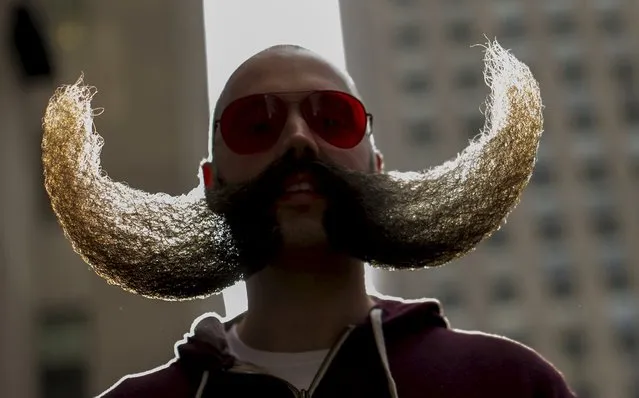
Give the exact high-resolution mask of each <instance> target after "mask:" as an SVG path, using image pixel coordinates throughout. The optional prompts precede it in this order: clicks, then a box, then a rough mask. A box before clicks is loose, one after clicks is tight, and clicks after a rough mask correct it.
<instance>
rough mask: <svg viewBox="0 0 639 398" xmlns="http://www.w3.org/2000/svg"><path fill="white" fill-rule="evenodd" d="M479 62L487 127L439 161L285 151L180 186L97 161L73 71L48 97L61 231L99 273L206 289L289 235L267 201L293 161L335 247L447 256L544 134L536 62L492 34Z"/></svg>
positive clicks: (254, 263) (430, 262) (50, 185)
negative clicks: (129, 180)
mask: <svg viewBox="0 0 639 398" xmlns="http://www.w3.org/2000/svg"><path fill="white" fill-rule="evenodd" d="M485 61H486V72H485V77H486V81H487V82H488V84H489V86H490V88H491V97H490V98H489V101H488V104H487V105H488V107H487V109H488V111H487V114H488V115H489V118H488V119H487V121H486V126H485V129H484V133H483V134H482V135H480V136H479V137H478V138H477V139H475V140H474V141H472V142H471V143H470V145H469V146H468V147H467V148H466V149H465V150H464V151H463V152H462V153H461V154H459V155H458V156H457V158H455V159H453V160H450V161H448V162H446V163H444V164H443V165H440V166H437V167H435V168H432V169H430V170H426V171H421V172H390V173H386V174H376V173H363V172H356V171H352V170H345V169H343V168H340V167H338V166H336V165H333V164H330V163H327V162H322V161H320V160H318V159H315V158H312V157H302V158H295V157H294V156H293V155H287V156H284V157H283V158H282V159H280V160H278V161H277V162H276V163H274V164H273V165H271V166H270V167H269V168H268V169H267V170H266V171H265V172H264V173H262V174H261V175H260V176H259V177H257V178H255V179H254V180H252V181H249V182H248V183H246V184H237V185H236V184H223V185H222V186H220V187H218V188H216V189H215V190H210V189H209V190H205V189H204V187H203V185H202V184H200V186H199V187H197V188H195V189H194V190H193V191H191V192H190V193H189V194H187V195H182V196H177V197H173V196H170V195H166V194H149V193H146V192H143V191H140V190H136V189H133V188H131V187H128V186H126V185H124V184H122V183H119V182H115V181H112V180H111V179H110V178H108V177H107V176H106V175H105V174H104V173H103V172H102V170H101V168H100V150H101V146H102V144H103V140H102V137H100V136H99V135H98V134H97V133H96V132H95V131H93V112H92V110H91V107H90V102H91V99H92V96H93V94H94V92H93V91H92V90H91V89H89V88H87V87H85V86H83V85H82V82H81V81H78V82H77V83H76V84H75V85H71V86H66V87H63V88H61V89H59V90H58V91H57V92H56V94H55V95H54V96H53V98H52V99H51V101H50V103H49V106H48V107H47V111H46V114H45V118H44V136H43V142H42V159H43V166H44V174H45V188H46V189H47V192H48V194H49V196H50V199H51V203H52V207H53V210H54V212H55V213H56V215H57V217H58V220H59V222H60V224H61V226H62V228H63V231H64V233H65V235H66V237H67V238H68V239H69V240H70V242H71V243H72V246H73V248H74V250H75V251H76V252H77V253H79V254H80V255H81V256H82V258H83V259H84V260H85V261H86V262H87V263H88V264H89V265H90V266H91V267H92V268H93V269H94V271H95V272H96V273H97V274H98V275H100V276H102V277H103V278H105V279H106V280H107V281H108V282H109V283H112V284H116V285H118V286H121V287H122V288H124V289H125V290H128V291H131V292H134V293H137V294H140V295H143V296H146V297H151V298H159V299H165V300H182V299H191V298H196V297H206V296H209V295H211V294H215V293H219V292H220V291H222V290H223V289H225V288H226V287H228V286H231V285H232V284H234V283H235V282H237V281H239V280H242V279H246V278H247V277H249V276H250V275H251V274H252V273H254V272H257V271H259V270H260V269H262V268H263V267H264V266H266V265H268V264H269V262H270V261H272V260H273V259H274V258H275V256H277V254H278V253H279V252H280V251H281V250H282V244H283V239H282V233H281V228H280V227H279V226H278V223H277V220H276V217H275V215H274V213H273V209H272V207H273V204H274V203H275V201H276V200H277V198H278V197H279V196H280V195H281V194H282V191H281V189H282V186H283V184H282V182H283V179H284V178H286V177H287V176H288V175H290V174H291V173H293V172H308V173H309V174H311V175H312V176H313V177H314V178H315V179H316V180H317V189H318V191H319V192H318V193H319V194H320V195H322V196H323V197H324V198H325V199H326V202H327V206H326V210H325V212H324V214H323V219H322V226H323V229H324V232H325V235H326V239H327V242H328V245H329V247H330V248H331V250H335V251H338V252H341V253H344V254H347V255H348V256H351V257H353V258H357V259H360V260H362V261H365V262H369V263H370V264H371V265H373V266H376V267H382V268H385V269H417V268H424V267H435V266H439V265H442V264H446V263H448V262H450V261H451V260H454V259H456V258H458V257H460V256H463V255H465V254H467V253H468V252H470V251H471V250H473V248H474V247H475V246H476V245H477V244H478V243H479V242H480V241H481V240H483V239H485V238H486V237H488V236H490V235H491V234H492V233H493V232H494V231H496V230H497V229H498V228H499V227H500V225H501V223H502V221H503V220H504V219H505V217H506V216H507V215H508V214H509V212H510V211H511V210H512V209H513V208H514V207H515V205H516V204H517V203H518V202H519V198H520V195H521V193H522V191H523V189H524V187H525V186H526V184H527V183H528V180H529V178H530V176H531V173H532V170H533V165H534V162H535V156H536V151H537V147H538V143H539V139H540V137H541V132H542V125H543V117H542V104H541V97H540V94H539V88H538V85H537V82H536V81H535V79H534V78H533V76H532V74H531V73H530V70H529V69H528V68H527V67H526V66H525V65H524V64H522V63H520V62H519V61H517V60H516V59H515V58H514V57H513V56H512V55H511V54H509V53H508V52H507V51H505V50H503V49H502V48H501V47H499V45H497V44H496V43H495V44H490V45H489V46H488V47H487V50H486V59H485Z"/></svg>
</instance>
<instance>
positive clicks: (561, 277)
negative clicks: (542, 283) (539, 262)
mask: <svg viewBox="0 0 639 398" xmlns="http://www.w3.org/2000/svg"><path fill="white" fill-rule="evenodd" d="M546 279H547V281H546V283H547V289H548V291H549V293H550V294H551V296H552V297H553V298H555V299H559V300H561V299H566V298H569V297H570V296H572V295H574V294H575V275H574V272H573V269H572V267H571V266H570V265H569V264H563V265H556V266H547V269H546Z"/></svg>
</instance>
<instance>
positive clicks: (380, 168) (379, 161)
mask: <svg viewBox="0 0 639 398" xmlns="http://www.w3.org/2000/svg"><path fill="white" fill-rule="evenodd" d="M375 168H376V170H375V171H377V172H378V173H383V172H384V155H382V153H381V152H380V151H378V150H375Z"/></svg>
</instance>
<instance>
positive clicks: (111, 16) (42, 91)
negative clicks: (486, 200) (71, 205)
mask: <svg viewBox="0 0 639 398" xmlns="http://www.w3.org/2000/svg"><path fill="white" fill-rule="evenodd" d="M15 4H30V5H32V6H33V7H35V11H36V12H35V13H34V16H35V17H36V19H38V21H36V22H38V23H39V26H41V29H42V34H43V35H44V37H45V38H46V39H47V40H48V42H49V45H50V56H51V60H52V65H53V66H54V68H53V69H52V70H51V71H50V73H49V77H46V76H45V77H42V76H35V77H34V76H33V75H32V74H29V73H27V74H26V75H25V68H24V65H23V64H22V63H21V60H20V57H19V56H18V55H16V54H15V53H14V52H13V51H14V49H12V48H8V47H3V48H0V120H1V123H0V183H1V184H2V187H3V188H2V195H0V212H1V217H0V219H1V220H2V223H3V224H2V225H3V228H2V230H1V235H0V265H1V267H0V320H1V322H0V391H2V394H1V395H2V396H3V397H4V396H7V397H11V398H13V397H20V398H31V397H42V398H53V397H65V398H69V397H85V396H93V395H95V394H97V393H99V392H101V391H102V390H104V389H105V388H107V387H108V386H110V385H111V384H113V383H114V382H115V381H116V380H117V379H119V378H120V377H121V376H122V375H124V374H127V373H132V372H139V371H144V370H147V369H149V368H151V367H154V366H157V365H159V364H162V363H164V362H166V361H167V360H168V359H170V358H171V357H172V356H173V351H172V347H173V343H174V342H175V341H176V340H178V339H180V338H181V337H182V335H183V333H184V332H185V331H186V330H188V327H189V326H190V324H191V321H192V320H193V318H195V317H196V316H197V315H199V314H201V313H202V312H204V311H211V310H215V311H218V312H220V313H223V308H222V303H221V298H220V297H214V298H212V299H210V300H205V301H198V302H193V303H164V302H156V301H152V300H148V299H144V298H141V297H137V296H135V295H132V294H129V293H125V292H123V291H121V290H120V289H119V288H116V287H112V286H107V285H106V284H105V283H104V282H103V281H102V280H101V279H99V278H98V277H97V276H96V275H95V274H94V273H93V272H92V271H91V270H90V269H88V267H87V266H86V265H84V264H83V263H82V261H81V259H80V258H79V257H78V256H76V255H75V254H74V253H73V252H72V250H71V248H70V245H69V244H68V242H67V241H66V240H64V237H63V236H62V233H61V229H60V227H59V226H58V225H57V224H56V221H55V218H54V217H53V215H52V213H51V210H50V206H49V203H48V199H47V197H46V195H45V193H44V190H43V188H42V175H41V164H40V158H39V157H40V150H39V141H40V139H41V131H40V119H41V117H42V114H43V111H44V106H45V105H46V101H47V99H48V97H49V96H50V95H51V93H52V91H53V90H54V88H55V87H56V86H58V85H60V84H65V83H71V82H74V81H75V80H76V79H77V78H78V76H79V74H80V73H81V72H84V74H85V81H86V82H87V83H88V84H90V85H95V86H96V87H97V88H98V90H99V91H98V94H97V96H96V97H95V100H94V106H95V107H103V108H105V109H106V112H105V113H104V114H103V115H102V116H100V117H98V118H97V119H96V127H97V129H98V130H99V132H100V133H101V134H102V135H103V136H105V138H106V145H105V147H104V150H103V157H102V159H103V165H104V168H105V170H107V171H108V173H109V175H110V176H111V177H112V178H114V179H117V180H121V181H122V180H123V181H126V182H128V183H129V184H130V185H132V186H135V187H139V188H141V189H145V190H148V191H164V192H168V193H171V194H179V193H183V192H187V191H188V190H190V189H191V188H192V187H193V186H194V184H196V183H197V182H196V180H195V173H196V168H197V161H199V160H200V159H201V158H202V157H204V156H206V153H207V152H206V147H205V146H206V142H207V141H206V140H207V137H206V135H205V134H204V133H203V132H205V131H206V129H207V124H208V104H207V99H206V86H207V84H206V67H205V55H204V48H205V46H204V43H203V40H204V33H203V29H204V27H203V18H202V2H201V1H199V0H189V1H184V0H183V1H179V2H178V1H173V0H135V1H128V2H124V1H118V2H107V1H100V0H56V1H45V0H31V1H26V0H24V1H17V0H16V1H12V2H4V3H3V4H2V5H1V6H0V36H1V37H2V38H3V40H4V39H5V38H7V39H8V38H10V37H11V32H12V23H13V20H12V9H13V8H12V7H13V6H14V5H15ZM341 11H342V18H343V30H344V35H345V37H344V39H345V47H346V55H347V61H348V64H349V70H350V71H351V73H352V74H353V76H354V77H355V79H356V81H357V83H358V86H359V88H360V91H361V92H362V95H363V96H364V98H365V100H366V102H367V104H368V106H369V108H370V109H371V111H372V112H373V113H374V114H375V132H376V140H377V144H378V146H379V147H380V148H381V149H382V150H383V152H384V155H385V160H386V165H387V168H389V169H400V170H409V169H416V168H427V167H430V166H433V165H436V164H439V163H441V162H442V161H444V160H447V159H448V158H450V157H452V156H454V155H455V154H456V153H457V152H459V151H460V150H461V149H463V148H464V147H465V145H466V144H467V142H468V139H469V138H471V137H472V136H474V135H476V134H477V133H479V130H480V129H481V127H482V124H483V116H482V114H481V109H480V105H481V104H482V102H483V101H484V99H485V96H486V94H487V88H486V87H485V86H484V85H483V79H482V75H481V71H482V68H483V63H482V55H483V54H482V52H481V48H480V47H471V46H470V45H471V44H475V43H479V44H480V43H483V42H485V39H484V36H483V35H484V34H485V35H487V36H488V37H490V38H492V37H497V38H498V39H499V40H500V42H501V44H502V45H504V46H505V47H507V48H510V49H512V50H513V52H514V54H515V55H516V56H517V57H519V58H520V59H522V60H524V61H525V62H526V63H528V64H529V65H530V66H531V69H532V70H533V73H534V74H535V75H536V76H537V77H538V79H539V80H540V82H541V88H542V95H543V98H544V100H545V104H546V113H545V119H546V124H545V129H546V132H545V135H544V137H543V140H542V145H541V147H540V153H539V162H538V165H537V169H536V173H535V176H534V178H533V180H532V182H531V185H530V186H529V188H528V189H527V191H526V192H525V194H524V197H523V200H522V203H521V204H520V205H519V207H518V208H517V210H516V211H515V212H514V213H513V214H512V215H511V216H510V218H509V222H508V224H506V225H505V226H504V227H503V228H502V229H501V230H500V231H499V232H498V233H497V234H496V235H494V236H493V237H492V238H491V239H490V240H488V241H487V242H485V243H483V244H482V245H481V246H480V247H479V248H478V249H477V250H476V251H475V252H473V253H472V254H470V255H469V256H467V257H466V258H464V259H462V260H460V261H457V262H455V263H453V264H450V265H448V266H446V267H444V268H440V269H436V270H428V271H419V272H413V273H377V274H376V276H377V278H376V279H377V283H378V287H379V290H381V291H382V292H383V293H387V294H391V295H397V296H402V297H407V298H410V297H424V296H429V297H437V298H439V299H440V300H441V301H442V302H443V304H444V308H445V311H446V314H447V316H448V317H449V319H450V320H451V322H452V325H453V326H454V327H457V328H463V329H479V330H483V331H487V332H492V333H499V334H502V335H506V336H508V337H511V338H514V339H517V340H519V341H522V342H524V343H526V344H528V345H530V346H531V347H533V348H535V349H536V350H538V351H539V352H541V353H542V354H543V355H544V356H545V357H546V358H548V359H549V360H550V361H552V362H553V363H554V364H556V365H557V366H558V367H559V368H560V369H561V370H562V371H563V372H564V373H565V375H566V377H567V379H568V380H569V381H570V383H571V384H572V385H573V386H574V387H575V388H576V389H577V390H578V391H579V392H580V397H581V398H588V397H591V398H594V397H601V398H637V397H639V384H638V383H637V379H639V373H638V370H637V369H639V304H638V303H639V290H638V289H639V288H638V286H639V275H638V273H639V271H638V267H637V263H638V261H639V247H637V244H636V242H637V241H639V239H638V238H639V208H638V206H637V205H636V204H637V203H639V184H638V183H639V96H638V93H639V91H638V90H639V87H638V85H639V50H638V49H639V43H638V41H639V26H638V24H636V23H634V21H635V20H637V18H638V17H639V4H638V3H636V2H635V1H632V0H625V1H624V0H583V1H577V0H537V1H523V0H519V1H518V0H472V1H471V0H366V1H364V0H360V1H355V0H352V1H343V2H342V10H341ZM3 42H4V43H7V42H10V40H4V41H3ZM9 47H11V46H9ZM148 328H150V329H148Z"/></svg>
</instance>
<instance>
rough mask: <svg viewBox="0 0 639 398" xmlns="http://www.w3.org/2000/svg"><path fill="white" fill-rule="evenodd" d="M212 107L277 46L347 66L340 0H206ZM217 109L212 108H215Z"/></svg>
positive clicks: (233, 294)
mask: <svg viewBox="0 0 639 398" xmlns="http://www.w3.org/2000/svg"><path fill="white" fill-rule="evenodd" d="M204 16H205V18H204V20H205V28H206V50H207V66H208V78H209V81H208V90H209V103H210V104H211V106H213V105H214V104H215V101H216V100H217V98H218V97H219V95H220V92H221V90H222V88H223V86H224V83H225V82H226V80H227V79H228V78H229V76H230V75H231V73H232V72H233V70H235V68H236V67H237V66H239V64H240V63H242V62H243V61H244V60H245V59H246V58H248V57H250V56H251V55H253V54H254V53H256V52H258V51H260V50H263V49H265V48H267V47H269V46H272V45H275V44H297V45H301V46H304V47H306V48H309V49H311V50H313V51H315V52H317V53H319V54H320V55H322V56H324V57H326V58H327V59H329V60H330V61H331V62H333V63H334V64H336V65H337V66H339V67H342V68H344V67H345V65H346V62H345V56H344V44H343V40H342V26H341V22H340V10H339V3H338V0H322V1H299V0H269V1H264V0H235V1H227V0H204ZM211 112H212V109H211ZM224 303H225V305H226V317H227V318H228V317H233V316H235V315H237V314H239V313H241V312H243V311H245V310H246V306H247V304H246V288H245V285H244V283H243V282H242V283H238V284H237V285H235V286H233V287H231V288H229V289H227V290H226V291H225V293H224Z"/></svg>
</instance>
